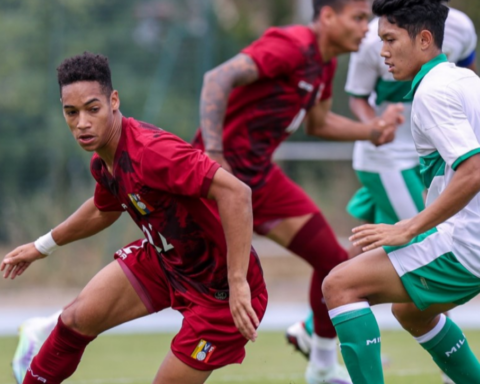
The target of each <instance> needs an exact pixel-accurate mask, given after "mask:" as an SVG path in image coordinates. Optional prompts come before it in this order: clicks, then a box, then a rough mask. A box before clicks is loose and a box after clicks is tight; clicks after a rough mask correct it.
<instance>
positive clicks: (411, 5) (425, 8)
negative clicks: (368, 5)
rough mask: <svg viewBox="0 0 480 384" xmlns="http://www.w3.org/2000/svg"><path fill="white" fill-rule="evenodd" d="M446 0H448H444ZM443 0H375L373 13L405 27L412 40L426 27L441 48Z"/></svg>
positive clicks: (445, 13) (444, 12) (443, 17)
mask: <svg viewBox="0 0 480 384" xmlns="http://www.w3.org/2000/svg"><path fill="white" fill-rule="evenodd" d="M446 1H448V0H446ZM446 1H445V0H375V1H374V2H373V13H374V14H375V15H377V16H385V17H386V18H387V20H388V21H389V22H390V23H392V24H396V25H398V27H400V28H403V29H406V30H407V32H408V34H409V35H410V37H411V38H412V40H413V39H414V38H415V37H416V36H417V35H418V34H419V33H420V31H422V30H423V29H426V30H428V31H430V32H431V33H432V35H433V40H434V42H435V45H436V46H437V47H438V48H439V49H442V45H443V36H444V33H445V20H447V16H448V11H449V9H448V7H447V6H446V5H445V4H443V3H445V2H446Z"/></svg>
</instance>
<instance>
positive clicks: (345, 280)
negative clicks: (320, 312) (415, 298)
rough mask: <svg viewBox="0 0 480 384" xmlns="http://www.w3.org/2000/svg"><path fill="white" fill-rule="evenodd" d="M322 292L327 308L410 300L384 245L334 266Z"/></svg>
mask: <svg viewBox="0 0 480 384" xmlns="http://www.w3.org/2000/svg"><path fill="white" fill-rule="evenodd" d="M323 293H324V297H325V300H326V301H327V305H328V307H329V308H336V307H338V306H341V305H345V304H349V303H352V302H357V301H361V300H367V301H368V302H369V303H370V304H380V303H392V302H401V303H403V302H411V299H410V297H409V296H408V293H407V291H406V290H405V288H404V286H403V284H402V281H401V280H400V277H399V276H398V274H397V272H396V270H395V268H394V267H393V265H392V263H391V261H390V259H389V258H388V255H387V254H386V252H385V251H384V250H383V248H377V249H374V250H372V251H369V252H365V253H363V254H361V255H359V256H357V257H356V258H353V259H350V260H348V261H346V262H344V263H342V264H340V265H338V266H337V267H335V268H334V269H333V270H332V271H331V272H330V274H329V275H328V276H327V278H326V279H325V281H324V283H323Z"/></svg>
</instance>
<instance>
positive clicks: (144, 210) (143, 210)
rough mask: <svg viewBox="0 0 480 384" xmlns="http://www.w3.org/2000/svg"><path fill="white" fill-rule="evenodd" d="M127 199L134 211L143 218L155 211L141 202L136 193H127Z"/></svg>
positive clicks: (143, 201) (144, 202)
mask: <svg viewBox="0 0 480 384" xmlns="http://www.w3.org/2000/svg"><path fill="white" fill-rule="evenodd" d="M128 197H129V198H130V201H131V202H132V204H133V206H134V207H135V209H136V210H137V211H138V212H139V213H140V214H141V215H143V216H146V215H149V214H150V213H152V212H153V211H154V210H155V209H153V207H152V206H151V205H150V204H148V203H147V202H146V201H145V200H143V199H142V198H141V197H140V195H139V194H138V193H129V194H128Z"/></svg>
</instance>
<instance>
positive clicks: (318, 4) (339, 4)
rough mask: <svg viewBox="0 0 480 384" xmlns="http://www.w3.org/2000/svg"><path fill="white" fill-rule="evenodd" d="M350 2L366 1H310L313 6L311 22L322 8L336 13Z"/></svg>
mask: <svg viewBox="0 0 480 384" xmlns="http://www.w3.org/2000/svg"><path fill="white" fill-rule="evenodd" d="M351 1H367V0H312V5H313V20H316V19H317V17H318V15H320V11H321V9H322V8H323V7H326V6H329V7H332V8H333V9H334V10H335V11H336V12H339V11H341V10H342V8H343V7H344V6H345V4H347V3H349V2H351Z"/></svg>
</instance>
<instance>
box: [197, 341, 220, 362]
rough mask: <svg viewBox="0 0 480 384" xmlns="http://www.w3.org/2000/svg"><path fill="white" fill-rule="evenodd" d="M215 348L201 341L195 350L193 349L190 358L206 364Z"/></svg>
mask: <svg viewBox="0 0 480 384" xmlns="http://www.w3.org/2000/svg"><path fill="white" fill-rule="evenodd" d="M216 348H217V347H215V346H214V345H212V343H209V342H208V341H206V340H203V339H201V340H200V341H199V343H198V345H197V348H195V350H194V351H193V353H192V354H191V356H192V357H193V358H194V359H196V360H198V361H203V362H204V363H208V360H209V359H210V357H211V356H212V353H213V351H215V349H216Z"/></svg>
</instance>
